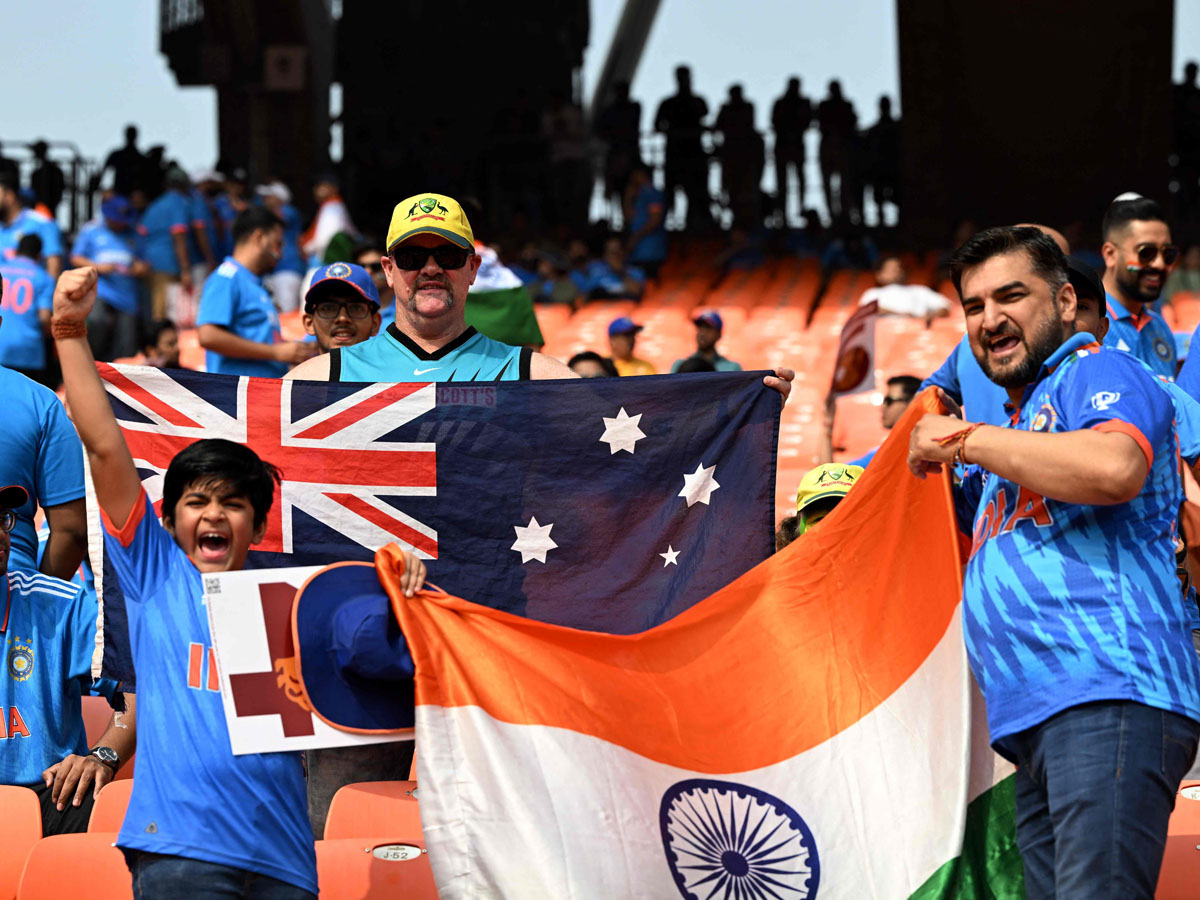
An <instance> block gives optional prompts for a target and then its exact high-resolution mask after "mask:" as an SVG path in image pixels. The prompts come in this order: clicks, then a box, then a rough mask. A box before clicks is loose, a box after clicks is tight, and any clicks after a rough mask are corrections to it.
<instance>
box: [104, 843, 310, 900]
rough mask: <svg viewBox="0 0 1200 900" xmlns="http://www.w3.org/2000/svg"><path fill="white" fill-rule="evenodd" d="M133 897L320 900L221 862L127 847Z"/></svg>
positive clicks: (140, 899)
mask: <svg viewBox="0 0 1200 900" xmlns="http://www.w3.org/2000/svg"><path fill="white" fill-rule="evenodd" d="M124 853H125V862H126V864H127V865H128V866H129V871H130V872H131V873H132V874H133V897H134V900H317V895H316V894H311V893H309V892H308V891H306V890H304V888H301V887H297V886H296V885H294V884H288V883H287V882H286V881H279V880H278V879H275V878H271V877H270V876H268V875H260V874H258V873H257V872H247V871H246V870H245V869H235V868H233V867H232V866H222V865H220V864H219V863H211V862H204V861H203V860H199V859H188V858H187V857H185V856H164V855H162V854H160V853H147V852H145V851H143V850H126V851H124Z"/></svg>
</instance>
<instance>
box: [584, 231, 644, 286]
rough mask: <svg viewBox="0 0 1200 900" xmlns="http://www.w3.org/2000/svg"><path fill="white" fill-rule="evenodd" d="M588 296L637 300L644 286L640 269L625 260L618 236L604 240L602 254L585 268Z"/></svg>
mask: <svg viewBox="0 0 1200 900" xmlns="http://www.w3.org/2000/svg"><path fill="white" fill-rule="evenodd" d="M587 277H588V281H589V282H590V284H591V290H590V292H589V293H590V296H591V297H593V298H601V299H610V298H611V299H621V300H638V299H641V296H642V291H643V290H644V289H645V287H646V276H645V274H644V273H643V272H642V270H641V269H639V268H637V267H636V266H631V265H628V264H627V263H626V262H625V250H624V248H623V247H622V244H621V239H620V238H619V237H610V238H608V240H606V241H605V242H604V256H603V257H601V258H600V259H598V260H595V261H594V262H593V263H592V264H591V265H590V266H588V269H587Z"/></svg>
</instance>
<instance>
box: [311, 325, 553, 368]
mask: <svg viewBox="0 0 1200 900" xmlns="http://www.w3.org/2000/svg"><path fill="white" fill-rule="evenodd" d="M532 358H533V351H532V350H530V349H528V348H527V347H510V346H509V345H508V344H501V343H500V342H499V341H493V340H492V339H491V338H488V337H484V336H483V335H482V334H480V333H479V332H477V331H476V330H475V329H474V328H471V327H468V328H467V330H466V331H464V332H463V333H462V334H461V335H459V336H458V337H457V338H455V339H454V340H453V341H451V342H450V343H449V344H447V345H446V346H445V347H442V348H441V349H440V350H437V351H436V352H434V353H429V352H427V351H425V350H423V349H421V347H420V346H419V345H418V344H417V343H416V342H415V341H413V340H412V339H411V338H410V337H408V335H406V334H404V333H403V332H402V331H401V330H400V329H399V328H397V327H396V325H395V323H394V322H393V323H392V324H391V325H389V326H388V327H387V329H386V330H385V331H381V332H379V334H377V335H375V337H373V338H368V339H367V340H365V341H363V342H362V343H361V344H354V345H353V346H351V347H342V348H340V349H334V350H331V351H329V380H330V381H367V382H375V381H528V380H529V363H530V360H531V359H532Z"/></svg>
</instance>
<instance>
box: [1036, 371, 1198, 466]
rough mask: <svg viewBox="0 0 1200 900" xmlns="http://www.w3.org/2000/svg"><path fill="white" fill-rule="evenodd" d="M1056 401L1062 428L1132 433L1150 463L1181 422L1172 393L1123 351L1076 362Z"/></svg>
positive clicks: (1054, 400)
mask: <svg viewBox="0 0 1200 900" xmlns="http://www.w3.org/2000/svg"><path fill="white" fill-rule="evenodd" d="M1051 402H1052V403H1053V405H1054V407H1055V409H1056V410H1057V411H1058V414H1059V416H1061V417H1062V424H1063V426H1064V427H1063V429H1062V430H1065V431H1077V430H1081V429H1084V428H1095V429H1097V430H1099V431H1119V432H1121V433H1123V434H1128V435H1129V436H1130V437H1132V438H1133V439H1134V440H1135V441H1137V442H1138V446H1140V447H1141V448H1142V452H1143V453H1145V454H1146V461H1147V464H1148V465H1149V464H1151V463H1153V461H1154V448H1155V447H1161V446H1162V444H1163V441H1165V440H1166V438H1167V435H1168V434H1169V433H1170V431H1171V426H1172V423H1173V422H1174V421H1175V408H1174V406H1173V405H1172V403H1171V398H1170V396H1169V395H1168V393H1167V392H1166V391H1164V390H1163V389H1162V387H1161V385H1160V384H1158V383H1156V381H1155V378H1154V376H1153V375H1151V374H1150V373H1149V372H1148V371H1146V369H1145V367H1144V366H1142V365H1141V364H1140V363H1139V362H1138V361H1137V360H1136V359H1134V358H1132V357H1130V356H1127V355H1125V354H1123V353H1122V352H1120V351H1117V350H1108V349H1104V350H1098V351H1094V352H1091V353H1088V354H1087V355H1086V356H1081V357H1080V358H1079V359H1077V360H1076V361H1074V363H1072V368H1071V371H1070V376H1069V377H1067V378H1063V379H1062V380H1061V381H1059V382H1058V384H1057V386H1056V387H1055V390H1054V394H1053V395H1052V400H1051Z"/></svg>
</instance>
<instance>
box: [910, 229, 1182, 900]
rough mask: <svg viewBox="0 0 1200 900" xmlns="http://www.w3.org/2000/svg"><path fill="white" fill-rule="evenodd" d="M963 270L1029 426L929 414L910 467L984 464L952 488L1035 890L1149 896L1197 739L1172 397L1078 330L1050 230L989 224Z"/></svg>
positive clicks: (993, 712)
mask: <svg viewBox="0 0 1200 900" xmlns="http://www.w3.org/2000/svg"><path fill="white" fill-rule="evenodd" d="M951 275H952V277H953V279H954V282H955V287H956V288H958V289H959V295H960V296H961V297H962V303H963V312H964V314H965V317H966V330H967V334H968V336H969V337H970V340H971V346H972V349H973V350H974V351H975V352H976V354H977V356H978V357H979V359H980V363H981V365H982V367H983V369H984V371H985V372H986V373H987V375H988V377H989V378H991V379H992V380H993V381H995V382H996V383H998V384H1000V385H1001V386H1002V387H1004V388H1005V390H1006V391H1007V393H1008V396H1009V402H1010V404H1011V406H1012V408H1013V410H1014V420H1013V423H1012V424H1011V425H1010V426H1009V427H1003V428H1001V427H996V426H991V425H986V424H983V423H977V424H974V425H968V424H966V423H964V422H963V421H962V420H961V419H958V418H954V417H950V416H934V415H926V416H924V417H923V418H921V419H920V420H919V421H918V422H917V424H916V426H915V427H914V429H913V432H912V435H911V437H910V442H909V466H910V468H911V469H912V471H913V472H914V473H915V474H917V475H918V476H919V477H924V475H925V474H926V473H927V472H930V471H940V469H941V467H942V466H943V465H959V464H966V465H968V466H969V467H970V468H969V469H968V470H967V475H966V476H965V478H964V479H963V481H962V485H961V487H959V488H956V490H955V502H956V506H957V509H958V512H959V518H960V524H961V525H962V526H963V530H964V531H969V532H971V533H972V535H973V545H972V548H971V551H970V555H969V558H968V562H967V568H966V577H965V581H964V586H963V610H962V614H963V629H964V633H965V638H966V645H967V654H968V657H969V659H970V663H971V669H972V671H973V672H974V674H975V677H976V679H977V680H978V682H979V686H980V688H981V689H982V692H983V696H984V699H985V701H986V703H987V716H988V726H989V730H990V734H991V742H992V746H993V747H994V748H995V749H996V750H997V752H999V753H1001V754H1002V755H1003V756H1005V757H1006V758H1007V759H1009V760H1010V761H1013V762H1015V763H1017V775H1016V805H1017V814H1016V820H1017V844H1018V846H1019V848H1020V850H1021V855H1022V858H1023V860H1024V870H1025V886H1026V891H1027V892H1028V894H1029V896H1031V897H1053V896H1059V897H1065V896H1070V897H1089V898H1090V897H1146V898H1149V897H1153V896H1154V890H1155V883H1156V881H1157V878H1158V872H1159V867H1160V865H1161V862H1162V857H1163V851H1164V847H1165V845H1166V837H1167V823H1168V820H1169V818H1170V816H1171V811H1172V809H1173V807H1174V804H1175V797H1176V791H1177V790H1178V787H1179V782H1180V780H1181V778H1182V777H1183V775H1184V773H1186V772H1187V771H1188V768H1189V767H1190V766H1191V764H1192V760H1193V759H1194V757H1195V754H1196V746H1197V740H1198V739H1200V661H1198V660H1197V658H1196V651H1195V649H1194V648H1193V646H1192V634H1191V618H1192V617H1191V615H1190V614H1189V613H1188V611H1187V610H1186V609H1185V606H1184V604H1183V603H1181V602H1180V596H1179V594H1180V583H1179V581H1178V579H1177V577H1176V566H1175V536H1176V530H1177V521H1176V520H1177V517H1178V505H1179V499H1180V496H1181V494H1180V491H1181V490H1182V488H1181V484H1180V477H1179V463H1178V450H1177V448H1178V442H1177V432H1176V425H1175V410H1174V407H1173V405H1172V401H1171V396H1170V394H1169V393H1168V392H1167V391H1166V390H1163V388H1162V385H1161V384H1160V383H1159V382H1158V381H1157V379H1156V378H1155V376H1154V375H1153V374H1151V373H1150V372H1148V371H1147V370H1146V366H1145V365H1143V364H1142V363H1141V362H1139V361H1138V360H1137V359H1135V358H1134V357H1133V356H1131V355H1130V354H1128V353H1125V352H1121V351H1116V350H1113V349H1111V348H1107V347H1101V346H1099V345H1098V344H1096V343H1095V338H1094V336H1093V335H1092V334H1089V333H1077V332H1076V328H1075V325H1076V314H1077V298H1076V292H1075V288H1074V287H1073V286H1072V285H1071V284H1070V283H1069V281H1068V274H1067V261H1066V257H1065V256H1064V254H1063V253H1062V251H1061V250H1059V249H1058V248H1057V246H1056V245H1055V244H1054V242H1053V241H1052V240H1051V239H1050V238H1049V237H1047V236H1046V235H1044V234H1042V233H1041V232H1039V231H1037V230H1036V229H1033V228H1019V227H1013V228H994V229H990V230H988V231H984V232H981V233H979V234H977V235H975V236H974V237H973V238H971V239H969V240H968V241H967V242H966V243H965V244H964V245H963V246H962V247H960V248H959V249H958V250H957V251H956V252H955V255H954V257H953V259H952V262H951Z"/></svg>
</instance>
